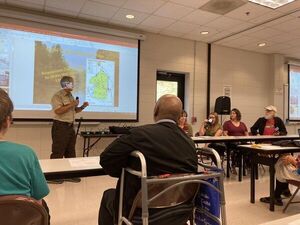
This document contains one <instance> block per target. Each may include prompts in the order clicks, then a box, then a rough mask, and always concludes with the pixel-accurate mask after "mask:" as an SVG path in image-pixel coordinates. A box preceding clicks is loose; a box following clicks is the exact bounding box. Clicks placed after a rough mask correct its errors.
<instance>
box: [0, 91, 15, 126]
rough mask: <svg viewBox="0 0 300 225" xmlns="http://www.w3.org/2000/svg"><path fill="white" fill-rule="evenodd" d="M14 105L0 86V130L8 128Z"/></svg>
mask: <svg viewBox="0 0 300 225" xmlns="http://www.w3.org/2000/svg"><path fill="white" fill-rule="evenodd" d="M13 111H14V105H13V103H12V101H11V99H10V97H9V96H8V94H7V93H6V92H5V91H4V90H3V89H1V88H0V131H3V130H5V129H7V128H8V126H9V124H10V122H11V120H12V112H13Z"/></svg>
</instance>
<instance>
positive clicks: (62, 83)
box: [60, 76, 74, 88]
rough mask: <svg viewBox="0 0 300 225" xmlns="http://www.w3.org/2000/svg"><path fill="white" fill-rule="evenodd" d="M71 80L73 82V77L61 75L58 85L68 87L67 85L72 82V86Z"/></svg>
mask: <svg viewBox="0 0 300 225" xmlns="http://www.w3.org/2000/svg"><path fill="white" fill-rule="evenodd" d="M73 82H74V79H73V77H70V76H63V77H62V78H61V80H60V86H61V87H62V88H68V85H70V84H72V85H71V86H73Z"/></svg>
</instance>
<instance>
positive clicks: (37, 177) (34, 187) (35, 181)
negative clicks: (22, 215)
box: [0, 141, 49, 200]
mask: <svg viewBox="0 0 300 225" xmlns="http://www.w3.org/2000/svg"><path fill="white" fill-rule="evenodd" d="M48 194H49V188H48V185H47V182H46V180H45V177H44V174H43V172H42V170H41V167H40V164H39V161H38V158H37V156H36V154H35V152H34V151H33V150H32V149H31V148H30V147H28V146H25V145H20V144H15V143H12V142H8V141H1V142H0V195H26V196H29V197H32V198H34V199H37V200H40V199H42V198H44V197H45V196H47V195H48Z"/></svg>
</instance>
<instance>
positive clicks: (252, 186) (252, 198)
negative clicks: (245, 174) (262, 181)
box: [250, 153, 255, 203]
mask: <svg viewBox="0 0 300 225" xmlns="http://www.w3.org/2000/svg"><path fill="white" fill-rule="evenodd" d="M254 158H255V156H254V153H251V154H250V160H251V178H250V202H251V203H255V162H254Z"/></svg>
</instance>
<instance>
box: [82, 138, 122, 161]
mask: <svg viewBox="0 0 300 225" xmlns="http://www.w3.org/2000/svg"><path fill="white" fill-rule="evenodd" d="M80 136H81V137H83V157H85V156H86V157H88V156H89V152H90V150H91V149H92V148H93V147H94V146H95V145H96V144H97V143H98V142H99V141H100V140H101V139H102V138H117V137H119V136H120V134H101V133H99V134H98V133H81V134H80ZM91 139H96V140H95V141H94V142H93V143H91Z"/></svg>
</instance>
